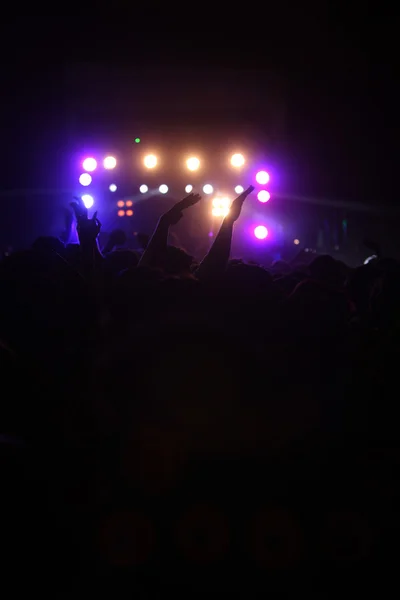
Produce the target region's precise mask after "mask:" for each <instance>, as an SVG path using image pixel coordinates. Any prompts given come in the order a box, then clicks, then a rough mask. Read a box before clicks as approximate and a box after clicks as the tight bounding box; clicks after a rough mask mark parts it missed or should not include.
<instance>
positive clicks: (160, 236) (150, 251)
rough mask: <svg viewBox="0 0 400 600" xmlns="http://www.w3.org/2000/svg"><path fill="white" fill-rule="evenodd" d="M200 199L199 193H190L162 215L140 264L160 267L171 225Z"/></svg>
mask: <svg viewBox="0 0 400 600" xmlns="http://www.w3.org/2000/svg"><path fill="white" fill-rule="evenodd" d="M200 200H201V196H200V195H199V194H189V196H186V198H184V199H183V200H180V201H179V202H177V203H176V204H175V205H174V206H173V207H172V208H171V209H170V210H169V211H167V212H166V213H165V214H163V215H162V216H161V217H160V220H159V221H158V224H157V227H156V229H155V231H154V233H153V235H152V237H151V239H150V241H149V243H148V246H147V248H146V250H145V251H144V252H143V254H142V257H141V259H140V261H139V266H148V267H159V266H160V265H161V264H162V259H163V256H164V254H165V251H166V248H167V243H168V231H169V228H170V226H171V225H176V223H178V222H179V221H180V220H181V219H182V217H183V211H184V210H186V209H187V208H189V207H191V206H194V205H195V204H197V203H198V202H199V201H200Z"/></svg>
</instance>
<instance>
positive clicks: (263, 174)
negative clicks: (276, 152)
mask: <svg viewBox="0 0 400 600" xmlns="http://www.w3.org/2000/svg"><path fill="white" fill-rule="evenodd" d="M256 181H257V183H259V184H260V185H265V184H266V183H268V181H269V175H268V173H267V171H258V173H257V175H256Z"/></svg>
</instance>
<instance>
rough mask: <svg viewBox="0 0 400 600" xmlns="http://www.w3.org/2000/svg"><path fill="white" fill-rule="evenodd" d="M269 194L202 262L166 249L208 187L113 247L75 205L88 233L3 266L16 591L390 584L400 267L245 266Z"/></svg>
mask: <svg viewBox="0 0 400 600" xmlns="http://www.w3.org/2000/svg"><path fill="white" fill-rule="evenodd" d="M251 191H252V187H251V186H250V187H249V188H248V189H247V190H246V191H245V192H243V193H242V194H241V195H240V196H238V197H237V198H236V199H235V200H234V201H233V204H232V206H231V209H230V212H229V214H228V215H227V216H226V217H225V218H224V219H223V221H222V224H221V228H220V230H219V233H218V234H217V235H216V236H215V238H214V241H213V244H212V246H211V248H210V250H209V252H208V253H207V255H206V256H205V257H204V258H203V259H202V260H201V261H199V262H197V260H196V258H198V257H196V258H194V257H192V256H190V255H189V254H188V253H187V252H186V251H185V250H183V249H182V248H179V247H176V246H173V245H169V244H168V235H169V232H170V228H173V226H174V225H175V224H176V223H178V221H180V220H181V219H182V218H184V215H185V212H186V211H188V210H196V208H195V205H196V204H197V203H198V202H200V201H201V197H200V196H199V195H198V194H190V195H189V196H187V197H186V198H184V199H183V200H181V201H180V202H178V203H177V204H175V205H174V206H172V208H171V209H170V210H168V211H167V212H166V213H165V214H164V215H162V216H161V217H160V219H159V222H158V225H157V227H156V229H155V231H154V233H153V235H152V236H151V237H150V239H147V238H146V236H144V237H143V239H142V240H141V242H142V246H143V251H141V252H139V251H133V250H129V249H126V248H124V244H125V241H126V240H125V235H124V233H123V232H121V231H115V232H113V233H111V234H110V236H109V240H108V242H107V244H106V245H105V246H104V248H103V249H100V248H99V244H98V236H99V233H100V230H101V223H100V220H99V218H98V216H97V214H96V213H95V214H94V215H93V217H92V218H89V216H88V211H87V210H86V209H85V208H84V206H83V204H82V202H81V201H80V200H79V199H75V201H74V202H73V203H72V207H71V208H72V210H73V212H74V214H75V218H76V223H77V232H78V236H79V244H68V243H64V242H62V241H61V240H60V239H56V238H49V237H42V238H39V239H38V240H36V242H35V243H34V244H33V246H32V247H31V248H29V249H27V250H24V251H18V252H14V253H10V254H9V255H8V256H6V257H5V258H3V260H2V261H1V263H0V286H1V293H0V302H1V327H0V340H1V341H0V352H1V356H0V365H1V373H2V392H3V393H2V398H1V403H0V410H1V420H0V423H1V431H0V434H1V445H0V448H1V455H2V465H3V472H4V478H3V486H2V496H3V503H4V506H3V510H2V517H1V518H2V532H3V547H4V548H5V549H6V553H7V558H6V560H5V562H4V563H3V571H4V574H5V575H7V576H9V577H10V578H11V580H12V585H13V586H14V589H17V588H18V589H19V586H23V585H26V584H27V582H29V587H30V588H31V589H38V590H39V589H40V590H41V592H42V595H43V593H46V594H49V597H50V596H51V597H53V598H54V597H69V595H68V594H71V597H74V598H76V597H81V595H82V597H83V596H84V595H85V596H86V597H87V596H88V594H89V595H90V596H93V597H94V596H95V595H98V594H99V593H107V594H108V595H109V594H111V593H112V594H113V595H114V596H116V597H128V596H125V595H123V592H122V590H126V589H130V590H131V591H132V594H133V593H135V594H136V595H137V597H143V598H144V597H146V598H148V597H153V595H154V597H159V596H158V595H157V594H159V593H161V591H165V590H168V589H170V587H169V586H174V589H175V588H176V589H178V588H179V589H181V590H186V591H188V590H189V591H190V593H195V592H201V593H206V592H208V591H210V590H211V589H212V590H220V593H222V591H225V592H227V593H228V592H229V593H232V592H240V594H241V595H243V597H244V596H245V595H246V594H247V593H251V595H252V594H253V593H254V591H255V590H257V591H258V590H261V591H263V592H268V591H276V590H279V591H287V592H288V591H293V589H296V590H297V591H298V590H299V589H301V586H305V589H307V590H308V591H311V590H318V591H319V592H321V591H322V590H324V592H326V593H328V592H332V594H337V593H338V591H339V590H341V589H342V588H341V586H342V585H343V581H346V586H350V585H351V584H353V583H354V585H355V586H356V587H357V588H358V589H360V585H361V582H363V583H365V584H366V585H367V586H368V587H369V588H370V586H372V585H374V584H376V585H377V586H378V588H377V589H382V588H381V586H382V581H383V580H385V581H388V578H389V575H390V573H391V572H392V566H391V565H392V564H393V565H394V563H395V554H396V553H395V551H392V550H391V548H392V546H391V544H392V542H393V543H395V541H396V536H397V532H398V519H397V517H396V514H397V512H396V507H395V498H396V475H395V472H396V464H397V462H398V461H397V458H398V451H397V436H398V425H397V418H396V404H397V402H396V400H397V382H398V378H397V368H396V367H397V364H396V362H397V346H398V344H399V335H398V334H399V325H400V313H399V306H400V263H399V262H398V261H396V260H394V259H391V258H388V257H384V256H381V255H380V253H379V251H378V253H377V256H376V258H375V259H374V260H372V261H370V262H369V263H368V264H367V265H360V266H359V267H357V268H355V269H354V268H349V267H348V266H346V265H345V264H344V263H342V262H340V261H338V260H335V259H334V258H332V257H331V256H328V255H321V256H315V255H311V254H307V255H306V254H305V253H302V252H300V253H299V256H298V257H297V258H296V260H295V261H293V262H292V263H288V262H285V261H276V262H275V263H273V264H271V265H268V266H261V265H258V264H254V263H247V262H246V261H245V259H244V258H243V259H242V258H235V259H233V258H232V257H231V256H230V254H231V240H232V236H233V235H234V226H235V222H236V221H237V220H238V219H239V218H240V214H241V209H242V206H243V203H244V202H245V201H246V198H247V196H248V195H249V194H250V193H251ZM65 242H66V241H65ZM310 259H312V260H311V262H310ZM372 565H373V568H372ZM378 566H379V568H378ZM393 568H395V567H393ZM378 572H379V576H378V575H377V573H378ZM326 581H329V585H327V584H326ZM129 597H131V596H129ZM132 597H133V596H132Z"/></svg>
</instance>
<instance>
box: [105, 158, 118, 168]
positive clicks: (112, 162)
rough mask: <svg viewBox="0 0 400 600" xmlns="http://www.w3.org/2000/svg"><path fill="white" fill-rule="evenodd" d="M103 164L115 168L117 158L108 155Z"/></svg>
mask: <svg viewBox="0 0 400 600" xmlns="http://www.w3.org/2000/svg"><path fill="white" fill-rule="evenodd" d="M103 165H104V168H105V169H115V167H116V166H117V159H116V158H114V157H113V156H106V158H105V159H104V162H103Z"/></svg>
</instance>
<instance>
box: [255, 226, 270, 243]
mask: <svg viewBox="0 0 400 600" xmlns="http://www.w3.org/2000/svg"><path fill="white" fill-rule="evenodd" d="M254 235H255V236H256V238H257V239H258V240H265V238H266V237H267V236H268V229H267V228H266V227H264V225H258V227H256V228H255V229H254Z"/></svg>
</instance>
